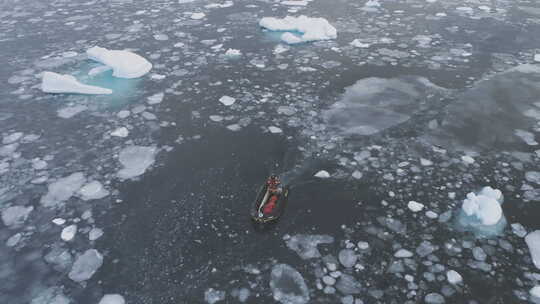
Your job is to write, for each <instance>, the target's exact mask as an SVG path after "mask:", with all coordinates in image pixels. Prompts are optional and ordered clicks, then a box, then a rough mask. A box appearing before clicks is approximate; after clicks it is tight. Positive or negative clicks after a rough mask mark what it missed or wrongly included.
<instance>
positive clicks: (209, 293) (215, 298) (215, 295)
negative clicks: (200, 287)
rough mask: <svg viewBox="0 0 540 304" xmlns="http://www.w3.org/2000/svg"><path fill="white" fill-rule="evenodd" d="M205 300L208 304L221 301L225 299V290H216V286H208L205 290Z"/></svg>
mask: <svg viewBox="0 0 540 304" xmlns="http://www.w3.org/2000/svg"><path fill="white" fill-rule="evenodd" d="M204 300H205V301H206V303H208V304H214V303H217V302H219V301H223V300H225V291H221V290H215V289H214V288H208V289H207V290H206V291H205V292H204Z"/></svg>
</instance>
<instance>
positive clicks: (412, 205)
mask: <svg viewBox="0 0 540 304" xmlns="http://www.w3.org/2000/svg"><path fill="white" fill-rule="evenodd" d="M407 207H408V208H409V210H411V211H412V212H419V211H422V209H424V205H423V204H420V203H418V202H415V201H410V202H409V203H408V204H407Z"/></svg>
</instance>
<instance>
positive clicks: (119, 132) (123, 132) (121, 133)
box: [111, 127, 129, 137]
mask: <svg viewBox="0 0 540 304" xmlns="http://www.w3.org/2000/svg"><path fill="white" fill-rule="evenodd" d="M128 135H129V130H128V129H127V128H126V127H120V128H116V129H115V130H114V131H112V132H111V136H116V137H127V136H128Z"/></svg>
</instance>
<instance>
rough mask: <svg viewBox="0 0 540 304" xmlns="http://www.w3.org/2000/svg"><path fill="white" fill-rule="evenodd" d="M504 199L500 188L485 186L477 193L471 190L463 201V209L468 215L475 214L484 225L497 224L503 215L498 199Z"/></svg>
mask: <svg viewBox="0 0 540 304" xmlns="http://www.w3.org/2000/svg"><path fill="white" fill-rule="evenodd" d="M500 199H502V194H501V192H500V191H499V190H496V189H493V188H491V187H485V188H483V189H482V191H480V193H478V195H476V194H475V193H473V192H471V193H469V194H467V198H466V199H465V200H464V201H463V205H462V207H461V208H462V210H463V211H464V212H465V214H467V215H468V216H475V217H476V218H478V219H479V220H480V221H481V222H482V225H486V226H489V225H495V224H497V223H498V222H499V220H500V219H501V217H502V215H503V214H502V208H501V204H500V203H499V201H498V200H500Z"/></svg>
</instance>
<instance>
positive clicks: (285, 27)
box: [259, 15, 337, 44]
mask: <svg viewBox="0 0 540 304" xmlns="http://www.w3.org/2000/svg"><path fill="white" fill-rule="evenodd" d="M259 25H260V26H261V27H264V28H266V29H268V30H271V31H282V32H285V33H283V34H282V35H281V40H282V41H283V42H285V43H288V44H296V43H302V42H310V41H317V40H330V39H336V38H337V30H336V28H335V27H333V26H332V25H331V24H330V23H329V22H328V20H326V19H324V18H310V17H307V16H304V15H302V16H298V17H294V16H287V17H285V18H283V19H279V18H274V17H264V18H262V19H261V20H260V21H259Z"/></svg>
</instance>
